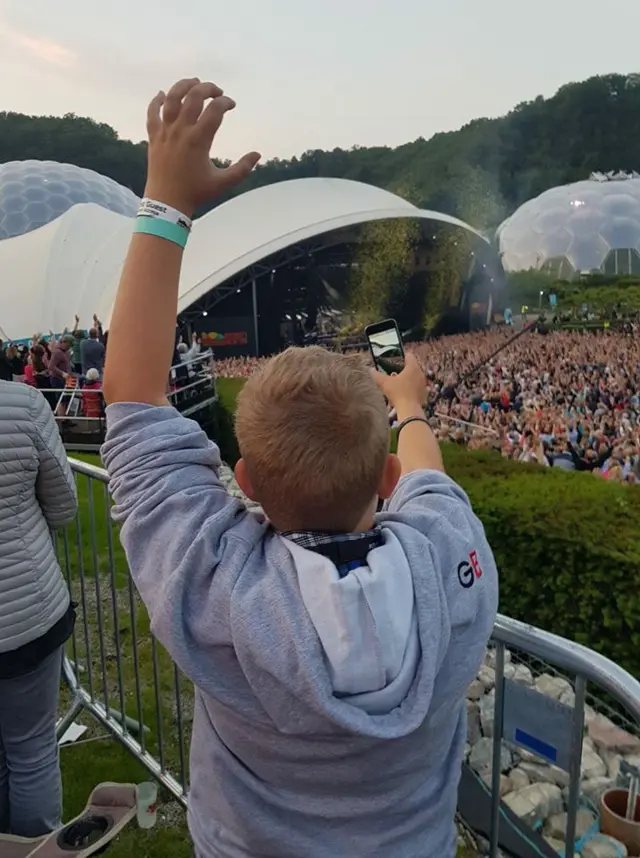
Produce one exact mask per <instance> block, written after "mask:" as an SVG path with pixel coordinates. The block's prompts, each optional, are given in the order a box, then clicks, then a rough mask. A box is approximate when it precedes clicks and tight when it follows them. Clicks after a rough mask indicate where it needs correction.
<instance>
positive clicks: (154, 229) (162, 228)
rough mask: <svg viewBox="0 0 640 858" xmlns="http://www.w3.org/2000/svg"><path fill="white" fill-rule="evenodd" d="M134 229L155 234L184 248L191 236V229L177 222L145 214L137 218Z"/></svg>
mask: <svg viewBox="0 0 640 858" xmlns="http://www.w3.org/2000/svg"><path fill="white" fill-rule="evenodd" d="M133 231H134V232H141V233H143V234H144V235H155V236H156V238H164V239H166V240H167V241H172V242H173V243H174V244H177V245H179V246H180V247H182V248H184V247H186V244H187V239H188V238H189V231H188V230H186V229H185V228H184V227H183V226H178V224H177V223H171V221H168V220H164V219H163V218H159V217H145V216H144V215H140V216H139V217H137V218H136V222H135V224H134V227H133Z"/></svg>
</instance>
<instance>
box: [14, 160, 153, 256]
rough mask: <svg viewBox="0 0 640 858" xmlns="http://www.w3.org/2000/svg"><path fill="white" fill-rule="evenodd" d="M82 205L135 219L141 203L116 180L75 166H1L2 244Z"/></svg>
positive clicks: (37, 163)
mask: <svg viewBox="0 0 640 858" xmlns="http://www.w3.org/2000/svg"><path fill="white" fill-rule="evenodd" d="M78 203H95V204H96V205H99V206H102V207H103V208H105V209H108V210H109V211H112V212H117V213H118V214H123V215H128V216H129V217H133V216H134V215H135V214H136V212H137V210H138V205H139V203H140V200H139V199H138V197H137V196H136V195H135V194H134V193H133V191H130V190H129V189H128V188H125V187H123V186H122V185H119V184H118V183H117V182H114V181H113V179H109V178H107V177H106V176H101V175H100V173H96V172H94V171H93V170H87V169H85V168H84V167H76V166H75V165H74V164H60V163H58V162H57V161H8V162H7V163H5V164H0V240H2V239H7V238H14V237H16V236H19V235H24V234H25V233H27V232H31V231H32V230H34V229H38V228H39V227H41V226H45V225H46V224H48V223H51V221H53V220H55V219H56V218H58V217H60V215H62V214H64V213H65V212H66V211H68V210H69V209H70V208H71V207H72V206H74V205H76V204H78Z"/></svg>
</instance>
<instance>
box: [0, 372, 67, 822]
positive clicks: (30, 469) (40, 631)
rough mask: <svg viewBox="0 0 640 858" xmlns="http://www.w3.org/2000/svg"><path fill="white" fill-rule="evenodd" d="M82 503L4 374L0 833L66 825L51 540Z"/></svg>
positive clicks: (60, 629)
mask: <svg viewBox="0 0 640 858" xmlns="http://www.w3.org/2000/svg"><path fill="white" fill-rule="evenodd" d="M76 510H77V497H76V488H75V483H74V479H73V475H72V473H71V469H70V468H69V464H68V462H67V457H66V454H65V451H64V447H63V445H62V441H61V440H60V435H59V433H58V427H57V426H56V422H55V419H54V417H53V414H52V412H51V409H50V408H49V406H48V405H47V403H46V401H45V399H44V397H43V396H42V394H41V393H39V392H38V391H37V390H35V389H33V388H31V387H28V386H27V385H25V384H14V383H10V382H5V381H0V832H3V833H10V834H14V835H18V836H21V837H37V836H39V835H42V834H46V833H48V832H50V831H53V830H54V829H55V828H57V827H58V825H59V824H60V819H61V813H62V787H61V782H60V766H59V759H58V745H57V741H56V729H55V728H56V717H57V707H58V693H59V688H60V670H61V664H62V647H63V644H64V643H65V641H66V640H67V639H68V638H69V637H70V635H71V633H72V631H73V623H74V620H75V612H74V608H73V605H72V603H71V601H70V598H69V591H68V589H67V586H66V584H65V581H64V579H63V577H62V574H61V571H60V567H59V565H58V561H57V558H56V554H55V551H54V546H53V542H52V539H51V533H50V531H51V529H52V528H59V527H64V526H65V525H67V524H69V523H70V522H71V521H72V520H73V518H74V516H75V514H76Z"/></svg>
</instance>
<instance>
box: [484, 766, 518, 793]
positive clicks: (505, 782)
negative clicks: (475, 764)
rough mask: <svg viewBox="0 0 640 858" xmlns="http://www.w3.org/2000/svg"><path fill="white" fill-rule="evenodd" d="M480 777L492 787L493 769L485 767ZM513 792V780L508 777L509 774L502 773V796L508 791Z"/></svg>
mask: <svg viewBox="0 0 640 858" xmlns="http://www.w3.org/2000/svg"><path fill="white" fill-rule="evenodd" d="M479 774H480V778H481V779H482V780H483V781H484V782H485V784H486V785H487V786H488V787H489V789H491V787H492V786H493V783H492V776H491V771H490V770H487V769H484V770H483V771H482V772H479ZM510 792H511V781H510V780H509V778H508V777H507V775H502V774H501V775H500V798H503V797H504V796H505V795H507V793H510Z"/></svg>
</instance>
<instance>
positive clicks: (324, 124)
mask: <svg viewBox="0 0 640 858" xmlns="http://www.w3.org/2000/svg"><path fill="white" fill-rule="evenodd" d="M639 30H640V2H639V0H609V2H607V3H606V4H603V3H602V2H601V0H537V2H535V3H533V2H529V3H523V2H522V0H484V1H483V2H479V0H440V2H435V0H322V2H319V0H316V2H314V3H310V2H309V0H268V2H267V0H262V2H258V0H242V2H240V3H236V4H235V6H234V4H233V3H232V2H231V0H224V2H222V0H188V2H180V0H153V2H151V0H108V2H104V0H0V110H11V111H18V112H21V113H29V114H49V115H62V114H64V113H76V114H78V115H82V116H91V117H92V118H94V119H96V120H98V121H100V122H107V123H108V124H110V125H112V126H113V127H114V128H116V129H117V131H118V133H119V134H120V136H121V137H125V138H130V139H133V140H135V141H138V140H141V139H142V138H143V137H144V136H145V128H144V117H145V111H146V105H147V102H148V101H149V99H150V98H151V97H152V96H153V95H154V94H155V93H156V92H157V91H158V90H159V89H167V88H168V87H169V86H170V85H171V83H172V82H173V81H174V80H176V79H177V78H181V77H191V76H198V77H201V78H202V79H206V80H213V81H215V82H216V83H218V84H219V85H220V86H222V87H223V88H224V89H225V91H226V92H227V94H229V95H231V96H233V98H235V99H236V101H237V103H238V107H237V109H236V111H235V112H234V114H233V115H232V116H230V117H229V119H228V121H227V122H225V125H224V127H223V129H222V130H221V132H220V134H219V138H218V139H217V140H216V144H215V149H214V153H215V154H216V155H217V156H219V157H221V158H224V157H237V156H239V155H241V154H243V153H244V152H245V151H248V150H253V149H258V150H259V151H261V152H262V154H263V156H264V157H269V158H271V157H282V158H286V157H290V156H291V155H294V154H299V153H301V152H303V151H305V150H307V149H317V148H322V149H332V148H334V147H336V146H340V147H343V148H349V147H351V146H356V145H357V146H373V145H387V146H397V145H399V144H401V143H405V142H408V141H410V140H415V139H416V138H418V137H425V138H429V137H431V136H432V135H433V134H434V133H436V132H438V131H450V130H454V129H456V128H459V127H460V126H461V125H464V124H465V123H466V122H468V121H469V120H471V119H474V118H476V117H479V116H499V115H502V114H504V113H506V112H507V111H508V110H510V109H511V108H512V107H514V106H515V105H516V104H518V103H520V102H522V101H526V100H529V99H532V98H535V97H536V96H537V95H544V96H550V95H552V94H553V93H554V92H555V91H556V90H557V89H558V87H560V86H562V85H563V84H564V83H568V82H569V81H576V80H583V79H585V78H587V77H590V76H591V75H594V74H605V73H608V72H621V73H631V72H638V71H640V59H639V58H638V49H637V46H638V32H639Z"/></svg>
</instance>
